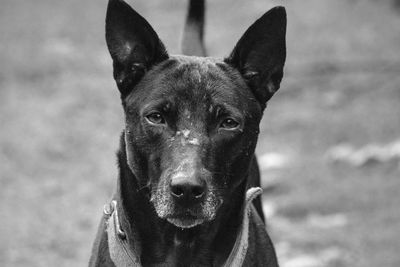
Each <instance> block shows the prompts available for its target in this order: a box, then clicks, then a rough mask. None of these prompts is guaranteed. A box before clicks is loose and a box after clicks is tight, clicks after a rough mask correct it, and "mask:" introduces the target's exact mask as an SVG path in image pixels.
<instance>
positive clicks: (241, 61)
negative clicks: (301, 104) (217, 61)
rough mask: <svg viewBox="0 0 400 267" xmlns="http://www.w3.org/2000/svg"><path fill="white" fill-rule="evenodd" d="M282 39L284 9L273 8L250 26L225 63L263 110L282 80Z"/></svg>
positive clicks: (283, 54)
mask: <svg viewBox="0 0 400 267" xmlns="http://www.w3.org/2000/svg"><path fill="white" fill-rule="evenodd" d="M285 36H286V11H285V8H284V7H275V8H273V9H271V10H270V11H268V12H267V13H265V14H264V15H263V16H262V17H261V18H259V19H258V20H257V21H256V22H255V23H254V24H253V25H251V26H250V28H249V29H248V30H247V31H246V32H245V33H244V35H243V36H242V38H240V40H239V42H238V43H237V44H236V46H235V48H234V49H233V51H232V53H231V55H230V56H229V57H228V58H227V59H226V60H225V61H226V62H227V63H229V64H231V65H232V66H234V67H235V68H237V69H238V70H239V71H240V73H241V74H242V76H243V78H244V79H245V80H246V82H247V84H248V85H249V87H250V89H251V90H252V91H253V93H254V95H255V96H256V98H257V99H258V101H259V102H260V103H261V105H262V106H263V107H265V105H266V102H267V101H268V100H269V99H270V98H271V97H272V95H273V94H274V93H275V92H276V91H277V90H278V89H279V86H280V82H281V80H282V77H283V66H284V64H285V59H286V40H285V38H286V37H285Z"/></svg>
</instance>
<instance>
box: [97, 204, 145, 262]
mask: <svg viewBox="0 0 400 267" xmlns="http://www.w3.org/2000/svg"><path fill="white" fill-rule="evenodd" d="M104 215H105V216H106V219H107V221H106V224H107V236H108V250H109V253H110V257H111V260H112V261H113V262H114V264H115V266H117V267H141V266H142V265H141V264H140V258H139V253H137V251H135V250H132V249H130V246H129V244H128V238H127V236H126V233H125V232H124V231H123V230H122V228H121V224H120V222H119V217H118V208H117V201H116V200H112V201H111V203H109V204H106V205H104Z"/></svg>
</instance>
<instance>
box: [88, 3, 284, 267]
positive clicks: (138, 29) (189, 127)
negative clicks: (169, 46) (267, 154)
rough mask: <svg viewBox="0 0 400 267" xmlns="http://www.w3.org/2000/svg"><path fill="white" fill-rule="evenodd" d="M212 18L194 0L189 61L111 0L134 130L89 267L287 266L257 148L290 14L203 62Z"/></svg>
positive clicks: (265, 19)
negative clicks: (267, 215) (266, 206)
mask: <svg viewBox="0 0 400 267" xmlns="http://www.w3.org/2000/svg"><path fill="white" fill-rule="evenodd" d="M204 12H205V4H204V1H203V0H190V2H189V11H188V15H187V19H186V26H185V28H184V37H183V48H182V50H183V51H184V54H186V55H178V56H172V55H169V54H168V53H167V51H166V49H165V47H164V45H163V43H162V42H161V40H160V39H159V37H158V36H157V34H156V32H155V31H154V30H153V28H152V27H151V26H150V24H149V23H148V22H147V21H146V20H145V19H144V18H143V17H142V16H140V15H139V14H138V13H137V12H136V11H134V10H133V9H132V8H131V7H130V6H129V5H128V4H127V3H125V2H124V1H123V0H109V4H108V8H107V14H106V41H107V46H108V49H109V52H110V54H111V58H112V60H113V75H114V79H115V81H116V84H117V87H118V89H119V91H120V95H121V100H122V107H123V110H124V114H125V128H124V130H123V132H122V134H121V138H120V147H119V150H118V152H117V158H118V167H119V177H118V179H117V188H116V192H115V194H114V196H113V198H112V201H111V202H110V204H107V205H105V208H104V216H103V217H102V220H101V222H100V226H99V230H98V234H97V236H96V239H95V241H94V245H93V249H92V256H91V258H90V262H89V266H118V267H120V266H267V267H275V266H278V261H277V258H276V254H275V250H274V247H273V244H272V242H271V240H270V238H269V236H268V234H267V232H266V227H265V224H264V215H263V213H262V209H261V200H260V196H259V194H260V190H261V189H260V188H259V187H258V186H259V184H260V174H259V170H258V166H257V161H256V157H255V155H254V151H255V147H256V143H257V138H258V134H259V123H260V120H261V118H262V115H263V112H264V110H265V108H266V105H267V102H268V100H269V99H270V98H271V97H272V96H273V95H274V93H275V92H276V91H277V90H278V89H279V87H280V82H281V80H282V77H283V69H284V64H285V60H286V41H285V39H286V37H285V36H286V11H285V9H284V7H275V8H273V9H271V10H270V11H268V12H267V13H265V14H264V15H263V16H261V17H260V18H259V19H258V20H257V21H256V22H255V23H254V24H253V25H251V26H250V27H249V28H248V30H247V31H246V32H245V33H244V35H243V36H242V37H241V38H240V40H239V41H238V42H237V44H236V45H235V46H234V48H233V50H232V52H231V53H230V54H229V56H228V57H226V58H224V59H216V58H211V57H204V56H205V53H206V49H205V48H204V45H203V24H204ZM253 199H255V200H254V201H253Z"/></svg>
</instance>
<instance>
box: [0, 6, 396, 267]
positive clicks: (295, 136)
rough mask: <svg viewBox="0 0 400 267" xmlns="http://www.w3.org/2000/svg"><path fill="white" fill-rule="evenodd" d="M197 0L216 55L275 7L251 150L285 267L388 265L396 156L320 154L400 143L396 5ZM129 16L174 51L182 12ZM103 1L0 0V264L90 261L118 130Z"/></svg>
mask: <svg viewBox="0 0 400 267" xmlns="http://www.w3.org/2000/svg"><path fill="white" fill-rule="evenodd" d="M208 2H209V3H208V4H209V5H208V10H207V27H206V43H207V48H208V51H209V54H210V55H213V56H226V55H228V54H229V52H230V51H231V49H232V48H233V46H234V44H235V42H236V41H237V40H238V38H239V37H240V36H241V34H242V33H243V32H244V31H245V29H246V28H247V27H248V26H249V25H250V24H251V23H252V22H253V21H254V20H255V19H256V18H257V17H259V16H260V15H262V14H263V13H264V12H265V11H266V10H268V9H269V8H270V7H272V6H275V5H284V6H286V8H287V12H288V33H287V42H288V56H287V65H286V69H285V78H284V81H283V83H282V86H281V89H280V91H279V92H278V93H277V94H276V95H275V96H274V97H273V98H272V100H271V101H270V103H269V105H268V108H267V111H266V113H265V117H264V120H263V122H262V135H261V136H260V140H259V145H258V148H257V154H258V155H259V158H260V162H261V168H262V171H263V185H264V187H265V193H264V196H265V201H264V204H265V205H264V208H265V211H266V214H267V220H268V228H269V231H270V233H271V235H272V237H273V240H274V242H275V244H276V247H277V251H278V255H279V259H280V263H281V266H283V267H313V266H321V267H322V266H327V267H333V266H350V267H353V266H354V267H366V266H367V267H369V266H371V267H372V266H390V267H397V266H400V254H399V251H400V241H399V240H400V211H399V206H400V197H399V192H400V163H399V158H400V153H399V154H396V153H397V152H396V151H397V150H395V147H394V146H393V147H391V148H393V149H392V150H390V151H392V152H391V153H392V154H391V155H392V157H389V158H384V159H382V160H380V159H379V160H376V159H374V158H373V157H372V160H367V161H365V162H362V161H358V163H354V162H353V161H349V160H346V159H345V156H343V155H342V154H343V153H342V154H341V155H342V157H341V158H340V159H338V160H337V157H336V158H335V156H334V155H333V156H332V153H333V152H332V151H335V150H332V148H337V146H339V145H340V146H342V147H343V146H344V145H346V146H347V147H348V146H351V147H352V148H354V149H355V150H359V149H362V148H364V147H366V146H369V145H371V144H376V145H377V146H389V145H390V144H393V143H394V142H396V141H398V140H399V139H400V75H399V73H400V53H399V48H400V9H399V5H398V4H397V5H393V2H394V1H393V2H392V1H389V0H384V1H373V0H365V1H360V0H342V1H328V0H309V1H285V2H284V1H262V0H258V1H255V0H251V1H239V0H233V1H228V0H224V1H222V0H221V1H208ZM129 3H130V4H132V6H134V7H135V9H136V10H137V11H139V13H141V14H142V15H143V16H144V17H146V18H147V19H148V20H149V21H150V23H151V24H152V25H153V26H154V28H155V29H156V31H157V32H158V33H159V35H160V37H161V39H162V40H163V41H164V43H165V44H166V45H167V47H168V50H169V51H170V53H172V54H173V53H179V40H180V38H179V36H180V32H181V29H182V26H183V20H184V15H185V9H186V2H185V1H178V0H170V1H156V0H151V1H149V0H147V1H144V0H136V1H133V0H129ZM106 4H107V1H106V0H102V1H95V0H87V1H81V0H80V1H78V0H68V1H53V0H35V1H22V0H2V2H1V7H0V62H1V63H0V127H1V130H0V214H1V215H2V223H1V226H0V240H1V242H0V266H32V267H35V266H58V267H63V266H85V265H86V264H87V261H88V258H89V255H90V248H91V244H92V240H93V238H94V235H95V231H96V227H97V224H98V220H99V218H100V216H101V212H102V206H103V204H104V203H105V202H107V200H108V199H109V197H110V196H111V193H112V191H113V187H114V184H115V180H116V164H115V161H116V160H115V155H114V154H115V150H116V148H117V143H118V137H119V133H120V131H121V129H122V127H123V122H122V109H121V107H120V104H119V93H118V92H117V89H116V87H115V84H114V81H113V80H112V69H111V60H110V57H109V55H108V52H107V50H106V45H105V41H104V17H105V10H106ZM368 151H370V150H368ZM370 154H371V153H370ZM335 155H337V154H335ZM357 155H358V158H360V157H361V156H360V154H357ZM357 155H356V156H357ZM360 162H361V163H360Z"/></svg>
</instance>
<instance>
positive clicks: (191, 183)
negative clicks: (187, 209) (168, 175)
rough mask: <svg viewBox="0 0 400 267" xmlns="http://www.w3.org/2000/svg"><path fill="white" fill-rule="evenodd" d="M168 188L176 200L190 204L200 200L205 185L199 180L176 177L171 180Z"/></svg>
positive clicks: (203, 193)
mask: <svg viewBox="0 0 400 267" xmlns="http://www.w3.org/2000/svg"><path fill="white" fill-rule="evenodd" d="M170 190H171V195H172V196H173V197H174V198H175V199H176V200H179V201H180V202H181V203H182V204H184V205H185V204H186V205H191V204H194V203H196V202H199V201H201V200H202V198H203V196H204V195H205V191H206V186H205V183H202V182H201V181H197V180H192V179H185V178H178V177H176V178H175V179H172V181H171V184H170Z"/></svg>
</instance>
